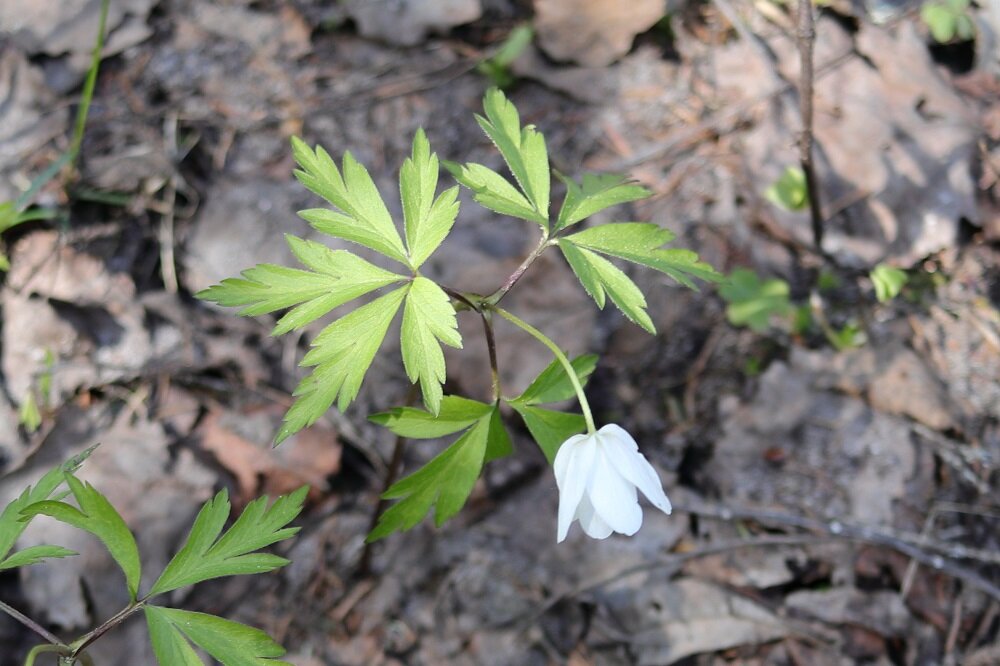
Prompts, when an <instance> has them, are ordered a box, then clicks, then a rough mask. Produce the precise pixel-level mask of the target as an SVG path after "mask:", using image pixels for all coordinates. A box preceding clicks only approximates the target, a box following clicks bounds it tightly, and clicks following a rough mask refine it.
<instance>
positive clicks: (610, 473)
mask: <svg viewBox="0 0 1000 666" xmlns="http://www.w3.org/2000/svg"><path fill="white" fill-rule="evenodd" d="M598 439H599V440H600V439H601V437H600V435H598ZM598 449H599V451H600V456H599V460H598V462H597V469H595V471H594V476H593V478H591V480H590V485H589V486H587V494H588V495H589V496H590V501H591V502H592V503H593V505H594V510H595V511H596V512H597V513H598V515H600V517H601V518H602V519H603V520H604V522H606V523H607V524H608V525H610V526H611V528H612V529H613V530H614V531H615V532H621V533H622V534H627V535H629V536H632V535H633V534H635V533H636V532H638V531H639V528H640V527H642V509H641V508H640V507H639V498H638V496H637V495H636V492H635V486H634V485H633V484H631V483H629V482H628V481H627V480H626V479H625V478H624V477H623V476H622V475H621V474H619V473H618V470H617V469H615V467H614V465H613V464H612V463H611V461H610V460H608V453H609V452H611V453H612V454H614V453H615V451H616V450H615V449H607V448H605V447H604V446H603V443H601V444H599V445H598Z"/></svg>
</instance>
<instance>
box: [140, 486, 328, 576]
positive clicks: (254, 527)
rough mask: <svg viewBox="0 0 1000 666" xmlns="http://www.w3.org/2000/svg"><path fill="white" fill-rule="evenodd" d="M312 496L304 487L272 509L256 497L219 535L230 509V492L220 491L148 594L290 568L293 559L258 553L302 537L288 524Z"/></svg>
mask: <svg viewBox="0 0 1000 666" xmlns="http://www.w3.org/2000/svg"><path fill="white" fill-rule="evenodd" d="M308 492H309V487H308V486H302V487H301V488H299V489H298V490H296V491H295V492H293V493H291V494H289V495H282V496H281V497H278V498H277V499H276V500H275V501H274V503H273V504H272V505H271V506H270V507H269V506H268V505H267V504H268V498H267V497H266V496H265V497H259V498H257V499H255V500H254V501H252V502H250V504H248V505H247V507H246V509H244V510H243V513H242V514H240V517H239V518H237V519H236V522H235V523H233V526H232V527H230V528H229V530H228V531H227V532H226V533H225V534H223V535H222V536H221V537H220V536H219V534H220V533H221V532H222V527H223V525H225V523H226V520H227V519H228V518H229V511H230V505H229V496H228V493H227V492H226V491H225V490H221V491H219V493H218V494H217V495H216V496H215V497H214V498H212V499H211V500H209V501H208V502H206V503H205V505H204V506H203V507H202V508H201V511H199V512H198V517H197V518H195V521H194V525H193V526H192V527H191V532H190V533H189V534H188V537H187V540H186V541H185V542H184V545H183V546H182V547H181V549H180V550H179V551H177V554H176V555H174V557H173V559H171V560H170V563H169V564H167V567H166V568H165V569H164V570H163V573H162V574H160V577H159V578H158V579H157V581H156V583H154V584H153V587H152V589H151V590H150V591H149V596H153V595H156V594H162V593H164V592H170V591H171V590H176V589H178V588H181V587H185V586H187V585H194V584H195V583H200V582H202V581H206V580H211V579H212V578H220V577H222V576H239V575H246V574H258V573H266V572H268V571H274V570H275V569H278V568H280V567H283V566H285V565H286V564H288V560H286V559H285V558H283V557H278V556H277V555H271V554H268V553H256V552H254V551H257V550H260V549H261V548H265V547H267V546H270V545H271V544H274V543H277V542H278V541H283V540H284V539H288V538H290V537H292V536H294V535H295V534H297V533H298V531H299V529H300V528H298V527H286V526H287V525H288V523H290V522H291V521H293V520H295V518H296V516H298V515H299V513H300V512H301V511H302V503H303V502H304V501H305V498H306V493H308Z"/></svg>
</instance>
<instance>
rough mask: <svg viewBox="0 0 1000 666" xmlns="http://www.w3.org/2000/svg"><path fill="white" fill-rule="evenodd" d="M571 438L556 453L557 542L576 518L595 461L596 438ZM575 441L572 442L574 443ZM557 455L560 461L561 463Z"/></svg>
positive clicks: (564, 536)
mask: <svg viewBox="0 0 1000 666" xmlns="http://www.w3.org/2000/svg"><path fill="white" fill-rule="evenodd" d="M577 437H578V436H574V437H570V438H569V439H568V440H566V442H565V443H564V444H563V445H562V446H561V447H559V452H558V453H557V454H556V460H555V466H556V483H557V484H558V486H559V527H558V530H557V535H556V540H557V541H560V542H561V541H562V540H564V539H565V538H566V534H567V533H569V526H570V524H571V523H572V522H573V518H574V517H575V516H576V509H577V507H578V506H580V500H581V499H583V494H584V491H585V490H586V489H587V485H588V483H589V482H590V477H591V475H592V474H593V473H594V462H595V459H596V458H597V440H596V438H595V437H587V436H584V437H583V438H582V439H577ZM574 440H575V441H574ZM560 456H561V457H562V458H563V460H562V461H560Z"/></svg>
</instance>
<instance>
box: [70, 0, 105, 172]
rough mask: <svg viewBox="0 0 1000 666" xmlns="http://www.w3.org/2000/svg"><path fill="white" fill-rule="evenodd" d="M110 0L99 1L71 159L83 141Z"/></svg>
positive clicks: (77, 113) (102, 45)
mask: <svg viewBox="0 0 1000 666" xmlns="http://www.w3.org/2000/svg"><path fill="white" fill-rule="evenodd" d="M110 4H111V0H103V2H101V17H100V21H99V23H98V27H97V42H96V43H95V44H94V54H93V56H92V57H91V61H90V69H89V70H88V71H87V80H86V81H85V82H84V84H83V97H82V98H81V100H80V108H79V109H77V112H76V126H75V127H74V128H73V143H71V144H70V154H71V155H72V156H73V158H72V159H73V161H74V162H75V161H76V156H77V155H78V154H79V153H80V144H81V143H82V142H83V129H84V128H85V127H86V126H87V114H88V113H89V112H90V102H91V100H93V99H94V87H95V86H96V85H97V71H98V70H99V69H100V68H101V51H103V50H104V29H105V27H106V26H107V23H108V6H109V5H110Z"/></svg>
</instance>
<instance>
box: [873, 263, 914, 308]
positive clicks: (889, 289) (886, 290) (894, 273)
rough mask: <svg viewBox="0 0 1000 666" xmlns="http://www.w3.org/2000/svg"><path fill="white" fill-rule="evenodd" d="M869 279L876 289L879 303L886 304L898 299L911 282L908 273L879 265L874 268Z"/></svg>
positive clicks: (885, 265) (886, 265)
mask: <svg viewBox="0 0 1000 666" xmlns="http://www.w3.org/2000/svg"><path fill="white" fill-rule="evenodd" d="M869 277H870V278H871V281H872V285H874V287H875V297H876V298H877V299H878V301H879V303H886V302H888V301H891V300H892V299H894V298H896V296H898V295H899V292H900V291H902V289H903V286H904V285H905V284H906V283H907V281H908V280H909V276H908V275H907V274H906V271H904V270H902V269H900V268H894V267H893V266H889V265H888V264H879V265H878V266H876V267H875V268H873V269H872V271H871V273H869Z"/></svg>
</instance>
